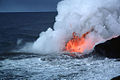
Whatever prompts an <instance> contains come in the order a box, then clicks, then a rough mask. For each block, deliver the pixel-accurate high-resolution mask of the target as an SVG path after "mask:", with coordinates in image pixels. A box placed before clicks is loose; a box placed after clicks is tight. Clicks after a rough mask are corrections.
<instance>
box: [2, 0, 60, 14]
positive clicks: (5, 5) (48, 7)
mask: <svg viewBox="0 0 120 80" xmlns="http://www.w3.org/2000/svg"><path fill="white" fill-rule="evenodd" d="M59 1H61V0H0V12H46V11H56V8H57V3H58V2H59Z"/></svg>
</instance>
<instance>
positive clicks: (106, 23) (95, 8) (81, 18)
mask: <svg viewBox="0 0 120 80" xmlns="http://www.w3.org/2000/svg"><path fill="white" fill-rule="evenodd" d="M57 10H58V15H57V16H56V22H55V24H54V29H51V28H49V29H48V30H47V31H46V32H42V33H40V36H39V38H38V39H37V40H36V41H35V42H34V43H33V45H32V48H31V49H30V51H32V52H38V53H52V52H62V50H63V49H64V47H65V43H66V42H67V41H68V40H70V39H71V38H72V33H73V32H76V33H79V35H80V36H81V35H82V34H84V33H85V32H87V31H89V30H90V29H91V28H93V29H94V31H93V32H91V33H90V34H89V35H88V36H87V38H88V39H92V42H94V43H96V44H97V43H99V42H102V41H104V40H107V39H108V38H111V37H113V36H117V35H120V0H63V1H61V2H59V3H58V7H57Z"/></svg>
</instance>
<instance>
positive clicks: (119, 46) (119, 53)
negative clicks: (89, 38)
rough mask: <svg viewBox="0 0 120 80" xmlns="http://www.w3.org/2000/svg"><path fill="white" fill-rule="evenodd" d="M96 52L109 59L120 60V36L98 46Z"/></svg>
mask: <svg viewBox="0 0 120 80" xmlns="http://www.w3.org/2000/svg"><path fill="white" fill-rule="evenodd" d="M94 50H95V53H97V54H99V55H102V56H105V57H108V58H120V36H118V37H116V38H113V39H111V40H108V41H106V42H104V43H101V44H98V45H96V46H95V48H94Z"/></svg>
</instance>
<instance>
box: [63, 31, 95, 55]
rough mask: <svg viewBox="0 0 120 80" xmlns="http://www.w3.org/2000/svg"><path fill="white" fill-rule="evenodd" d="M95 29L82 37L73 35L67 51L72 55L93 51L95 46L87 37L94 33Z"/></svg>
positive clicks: (67, 45)
mask: <svg viewBox="0 0 120 80" xmlns="http://www.w3.org/2000/svg"><path fill="white" fill-rule="evenodd" d="M92 31H93V29H91V30H90V31H88V32H86V33H84V34H83V35H82V36H81V37H79V36H77V35H76V33H75V32H73V34H72V37H73V38H72V39H71V40H69V41H68V42H67V44H66V46H65V51H68V52H70V53H73V52H78V53H83V52H84V51H86V50H91V49H92V48H93V46H94V43H93V44H92V43H91V41H92V40H91V39H86V36H87V35H88V34H89V33H90V32H92Z"/></svg>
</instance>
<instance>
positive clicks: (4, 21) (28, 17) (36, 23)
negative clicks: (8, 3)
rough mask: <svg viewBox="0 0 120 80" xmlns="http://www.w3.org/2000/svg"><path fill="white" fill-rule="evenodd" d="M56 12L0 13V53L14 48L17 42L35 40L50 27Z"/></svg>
mask: <svg viewBox="0 0 120 80" xmlns="http://www.w3.org/2000/svg"><path fill="white" fill-rule="evenodd" d="M56 15H57V13H56V12H47V13H45V12H42V13H0V53H3V52H9V50H11V49H14V48H16V45H17V41H18V40H22V42H23V43H25V42H31V41H34V40H36V39H37V37H38V36H39V33H40V32H42V31H46V29H47V28H48V27H52V26H53V23H54V20H55V16H56Z"/></svg>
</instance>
